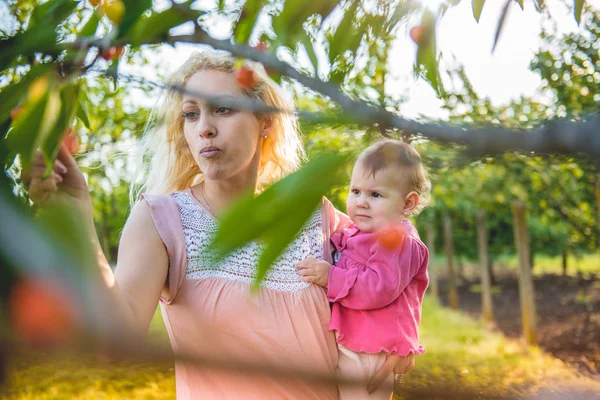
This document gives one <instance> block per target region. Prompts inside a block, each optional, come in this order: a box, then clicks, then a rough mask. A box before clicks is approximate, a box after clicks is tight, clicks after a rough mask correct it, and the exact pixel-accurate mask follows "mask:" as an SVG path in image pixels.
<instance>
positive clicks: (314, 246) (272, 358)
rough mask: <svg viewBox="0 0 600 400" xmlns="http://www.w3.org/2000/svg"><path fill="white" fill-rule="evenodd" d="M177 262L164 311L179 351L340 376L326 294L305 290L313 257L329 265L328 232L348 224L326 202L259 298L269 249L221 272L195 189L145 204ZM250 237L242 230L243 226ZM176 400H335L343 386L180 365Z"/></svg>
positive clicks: (211, 227) (250, 249)
mask: <svg viewBox="0 0 600 400" xmlns="http://www.w3.org/2000/svg"><path fill="white" fill-rule="evenodd" d="M144 198H145V199H146V200H147V201H148V203H149V204H150V209H151V214H152V218H153V220H154V223H155V225H156V228H157V230H158V232H159V234H160V236H161V238H162V240H163V242H164V244H165V246H166V249H167V252H168V256H169V272H168V282H167V284H168V288H167V289H166V291H164V293H163V296H161V300H160V307H161V311H162V315H163V319H164V322H165V326H166V328H167V331H168V334H169V339H170V341H171V346H172V348H173V351H174V352H176V353H191V354H197V355H200V356H208V357H218V358H220V359H222V358H225V359H236V360H243V361H247V362H255V363H259V364H261V365H268V366H270V367H274V368H295V369H300V370H303V369H304V370H306V371H309V372H311V373H323V374H330V375H333V374H334V371H335V367H336V364H337V349H336V343H335V338H334V336H333V333H332V332H330V331H329V330H328V329H327V326H328V324H329V321H330V309H329V304H328V301H327V296H326V293H325V291H324V290H323V289H322V288H320V287H318V286H316V285H311V284H307V283H305V282H302V281H300V279H299V276H298V275H297V274H296V270H295V265H296V264H298V263H299V262H300V261H302V260H303V259H305V258H306V257H315V258H318V259H326V260H328V261H330V262H331V256H330V254H331V251H330V247H329V246H330V245H329V236H330V232H332V231H335V230H337V229H338V228H339V226H340V225H341V224H343V223H345V222H346V219H345V218H344V217H345V216H344V215H343V214H341V213H338V212H336V211H335V209H334V208H333V206H331V203H329V202H328V201H327V200H324V202H323V206H322V207H321V210H320V211H317V212H315V214H314V215H313V216H312V217H311V218H310V220H309V221H308V222H307V223H306V224H305V226H304V227H303V229H302V230H301V231H300V233H299V234H298V236H297V237H296V239H295V240H294V241H293V242H292V243H291V244H290V245H289V246H288V248H287V249H286V250H285V252H284V253H283V254H282V255H281V256H280V257H279V259H278V260H277V261H276V263H275V265H274V267H273V269H272V270H271V271H270V272H269V274H268V275H267V277H266V279H265V281H264V283H263V287H262V288H261V290H260V291H259V292H258V293H257V294H255V295H252V294H251V293H250V286H251V282H252V279H253V276H254V272H255V267H256V265H257V263H258V258H259V256H260V253H261V251H262V245H261V244H259V243H257V242H250V243H248V244H246V245H245V246H244V247H242V248H239V249H238V250H236V251H234V252H233V253H232V254H230V255H229V256H228V257H227V258H225V259H224V260H223V261H222V262H221V263H220V264H218V265H216V268H215V263H212V262H211V263H206V260H210V254H211V251H210V249H209V248H208V244H209V243H210V241H211V238H212V237H213V235H214V234H215V233H216V230H217V222H216V221H215V219H214V218H213V217H212V216H211V215H210V214H209V213H208V212H207V211H206V210H205V209H204V208H203V207H202V206H201V205H200V203H199V202H198V201H197V200H196V199H195V198H194V196H193V194H192V192H191V190H190V189H187V190H184V191H181V192H175V193H172V194H165V195H145V196H144ZM240 229H243V221H240ZM175 377H176V392H177V399H180V400H183V399H238V398H239V399H241V398H243V399H337V398H338V391H337V388H336V387H335V386H331V385H330V386H324V385H314V384H309V383H305V382H303V381H301V380H294V379H285V380H284V379H281V378H274V377H269V376H263V375H256V374H249V373H232V372H223V371H219V370H217V369H210V368H209V367H198V366H195V365H192V364H190V363H186V362H177V363H176V365H175Z"/></svg>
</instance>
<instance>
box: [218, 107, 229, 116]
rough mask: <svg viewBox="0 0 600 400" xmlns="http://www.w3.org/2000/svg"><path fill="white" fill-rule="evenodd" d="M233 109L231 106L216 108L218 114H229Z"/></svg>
mask: <svg viewBox="0 0 600 400" xmlns="http://www.w3.org/2000/svg"><path fill="white" fill-rule="evenodd" d="M231 111H233V110H232V109H231V108H229V107H217V108H215V112H216V113H217V114H220V115H226V114H229V113H230V112H231Z"/></svg>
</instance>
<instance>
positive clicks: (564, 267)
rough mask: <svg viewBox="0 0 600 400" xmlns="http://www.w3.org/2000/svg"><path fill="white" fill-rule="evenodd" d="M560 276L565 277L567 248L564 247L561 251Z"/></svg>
mask: <svg viewBox="0 0 600 400" xmlns="http://www.w3.org/2000/svg"><path fill="white" fill-rule="evenodd" d="M562 274H563V276H567V248H566V247H565V248H564V249H563V251H562Z"/></svg>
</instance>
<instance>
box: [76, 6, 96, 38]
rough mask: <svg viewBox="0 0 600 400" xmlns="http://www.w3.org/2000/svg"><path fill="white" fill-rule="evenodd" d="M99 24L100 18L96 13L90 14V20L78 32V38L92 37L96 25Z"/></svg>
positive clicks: (94, 33)
mask: <svg viewBox="0 0 600 400" xmlns="http://www.w3.org/2000/svg"><path fill="white" fill-rule="evenodd" d="M99 23H100V16H99V15H98V13H97V12H92V13H90V18H89V19H88V20H87V22H86V23H85V25H84V26H83V28H81V31H80V32H79V37H80V38H82V37H89V36H91V37H94V36H95V35H96V30H97V29H98V24H99Z"/></svg>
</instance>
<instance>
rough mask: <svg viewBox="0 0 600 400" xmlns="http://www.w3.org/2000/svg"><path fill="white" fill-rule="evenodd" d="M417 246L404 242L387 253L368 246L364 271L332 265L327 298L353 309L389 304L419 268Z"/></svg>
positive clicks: (383, 249) (420, 262)
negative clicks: (368, 253)
mask: <svg viewBox="0 0 600 400" xmlns="http://www.w3.org/2000/svg"><path fill="white" fill-rule="evenodd" d="M423 257H426V254H424V253H422V251H421V248H420V246H418V245H417V244H416V243H415V242H414V241H412V240H410V239H408V240H405V241H404V243H403V246H402V249H401V250H395V251H390V250H389V249H386V248H385V247H384V246H381V245H380V244H379V243H376V244H374V245H373V247H372V251H371V256H370V258H369V260H368V261H367V265H366V268H365V269H358V268H350V269H345V268H341V267H342V266H341V265H340V266H333V267H331V270H330V271H329V280H328V282H327V284H326V286H327V297H328V298H329V301H331V302H340V303H341V304H342V305H343V306H344V307H347V308H351V309H354V310H373V309H377V308H381V307H385V306H386V305H388V304H390V303H391V302H393V301H394V300H395V299H397V298H398V296H400V294H401V293H402V292H403V291H404V289H406V287H407V286H408V284H409V283H410V282H411V280H412V279H413V278H414V276H415V275H416V274H417V272H418V271H419V268H420V267H421V265H422V262H423Z"/></svg>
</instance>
